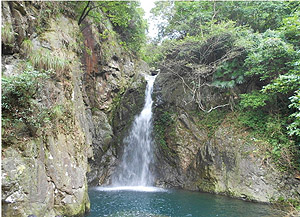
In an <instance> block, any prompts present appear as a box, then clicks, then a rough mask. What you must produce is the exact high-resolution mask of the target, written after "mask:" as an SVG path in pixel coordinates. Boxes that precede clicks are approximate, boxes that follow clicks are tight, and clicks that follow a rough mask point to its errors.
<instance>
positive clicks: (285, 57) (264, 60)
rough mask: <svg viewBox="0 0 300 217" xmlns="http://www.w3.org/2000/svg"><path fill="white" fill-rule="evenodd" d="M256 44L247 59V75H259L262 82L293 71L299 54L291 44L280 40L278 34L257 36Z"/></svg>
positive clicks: (269, 33) (270, 32) (255, 37)
mask: <svg viewBox="0 0 300 217" xmlns="http://www.w3.org/2000/svg"><path fill="white" fill-rule="evenodd" d="M253 40H254V41H255V44H254V46H253V47H252V48H250V49H249V53H248V56H247V58H246V59H245V67H247V69H248V71H247V72H246V75H259V76H260V79H261V80H266V79H268V80H270V79H274V78H277V77H278V76H279V75H281V74H285V73H287V72H288V71H289V70H291V69H292V67H291V65H290V64H289V63H291V62H292V61H294V60H295V58H296V56H297V53H296V51H295V50H294V49H293V46H292V45H291V44H288V43H286V42H285V41H284V40H283V39H281V38H280V35H279V33H278V32H275V31H269V30H268V31H266V32H265V33H263V34H255V35H254V39H253Z"/></svg>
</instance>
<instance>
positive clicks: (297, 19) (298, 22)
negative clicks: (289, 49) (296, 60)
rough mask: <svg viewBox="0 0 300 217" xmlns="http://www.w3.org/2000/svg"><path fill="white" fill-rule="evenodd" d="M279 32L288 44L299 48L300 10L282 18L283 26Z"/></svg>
mask: <svg viewBox="0 0 300 217" xmlns="http://www.w3.org/2000/svg"><path fill="white" fill-rule="evenodd" d="M279 30H280V33H281V34H282V35H283V37H284V38H286V39H287V40H288V41H289V42H290V43H292V44H294V45H295V46H297V47H300V9H298V11H296V12H295V13H293V14H291V15H290V16H289V17H287V18H284V19H283V25H282V26H281V27H280V28H279Z"/></svg>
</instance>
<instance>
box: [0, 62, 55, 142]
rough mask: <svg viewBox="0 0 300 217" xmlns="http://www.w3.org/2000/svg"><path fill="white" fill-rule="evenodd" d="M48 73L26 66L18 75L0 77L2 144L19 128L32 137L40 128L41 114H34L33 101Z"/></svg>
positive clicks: (34, 106) (34, 105)
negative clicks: (0, 79)
mask: <svg viewBox="0 0 300 217" xmlns="http://www.w3.org/2000/svg"><path fill="white" fill-rule="evenodd" d="M49 75H50V72H39V71H36V70H34V69H33V67H32V66H31V65H27V68H26V70H25V71H24V72H23V73H22V74H19V75H16V76H11V77H2V101H1V106H2V119H3V120H4V121H3V125H2V127H4V131H5V133H4V135H2V138H3V141H4V143H7V142H8V141H7V139H8V138H9V137H10V135H15V134H16V132H15V130H16V131H18V129H19V128H20V130H21V131H24V130H25V131H29V134H31V135H34V134H35V131H36V130H37V128H38V127H40V126H41V125H40V121H42V120H43V119H41V120H40V118H41V116H43V115H44V113H43V112H39V113H36V111H37V108H36V104H35V101H34V98H35V95H36V93H37V91H38V89H39V87H40V86H41V85H43V81H44V80H45V79H47V78H48V77H49ZM37 116H39V117H37Z"/></svg>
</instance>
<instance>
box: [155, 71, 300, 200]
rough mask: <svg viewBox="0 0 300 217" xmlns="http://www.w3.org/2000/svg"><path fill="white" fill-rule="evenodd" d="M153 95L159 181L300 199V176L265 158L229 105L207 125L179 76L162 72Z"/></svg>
mask: <svg viewBox="0 0 300 217" xmlns="http://www.w3.org/2000/svg"><path fill="white" fill-rule="evenodd" d="M207 91H209V90H207ZM203 93H204V92H203ZM217 94H218V93H208V95H205V94H204V96H203V97H204V98H205V97H207V99H210V100H208V101H207V102H206V103H207V104H208V105H209V103H212V104H214V103H215V102H217V100H218V99H219V98H222V96H217ZM214 95H215V96H216V97H214ZM154 96H155V97H154V99H155V101H154V104H155V107H154V128H155V129H156V131H155V138H156V162H157V166H156V168H155V170H156V174H157V180H156V184H157V185H158V186H162V187H169V188H183V189H189V190H199V191H205V192H211V193H219V194H225V195H229V196H232V197H237V198H242V199H245V200H255V201H262V202H271V201H272V200H273V199H276V198H279V197H283V198H285V199H289V198H290V199H294V200H299V191H300V182H299V180H297V179H295V178H294V177H293V176H292V175H290V174H286V173H282V172H281V171H278V169H276V166H275V165H274V164H272V163H271V162H268V163H266V162H264V160H263V156H262V155H260V154H258V147H259V144H256V143H255V141H253V140H249V139H247V135H248V134H247V131H246V130H244V129H240V128H236V127H235V126H234V124H232V122H231V121H233V120H234V118H235V117H234V116H232V115H233V114H232V113H231V111H230V110H226V111H224V110H223V111H222V110H219V111H218V112H224V114H225V116H224V119H222V120H221V121H220V122H219V124H217V125H214V126H212V124H213V123H208V125H205V124H204V123H203V121H204V119H203V116H199V115H198V114H197V110H196V107H195V105H193V104H190V105H185V102H187V101H188V99H189V97H190V96H189V94H186V93H185V92H184V90H183V87H182V84H181V83H180V81H178V80H176V78H170V77H168V78H167V77H166V76H165V75H163V73H161V74H159V75H158V78H157V79H156V83H155V89H154ZM204 115H205V114H204ZM207 115H208V114H207ZM230 115H231V116H230ZM212 128H213V131H212V130H211V129H212Z"/></svg>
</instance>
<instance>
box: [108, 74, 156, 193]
mask: <svg viewBox="0 0 300 217" xmlns="http://www.w3.org/2000/svg"><path fill="white" fill-rule="evenodd" d="M155 77H156V76H149V75H145V78H146V80H147V88H146V91H145V104H144V108H143V110H142V111H141V113H140V114H139V115H137V116H136V117H135V120H134V123H133V125H132V128H131V130H130V132H129V135H128V136H127V137H126V138H125V139H124V141H123V142H124V145H125V148H124V153H123V157H122V159H121V163H120V165H119V167H118V168H117V170H116V173H115V175H114V176H113V177H112V186H139V187H141V186H152V184H153V175H152V173H151V170H150V165H151V163H152V162H153V150H152V143H153V141H152V137H151V134H152V128H153V126H152V104H153V100H152V97H151V94H152V91H153V84H154V80H155Z"/></svg>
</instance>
